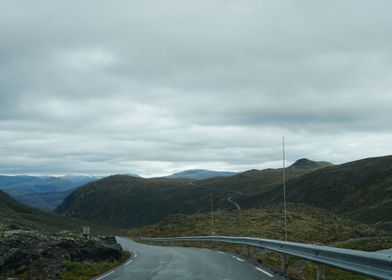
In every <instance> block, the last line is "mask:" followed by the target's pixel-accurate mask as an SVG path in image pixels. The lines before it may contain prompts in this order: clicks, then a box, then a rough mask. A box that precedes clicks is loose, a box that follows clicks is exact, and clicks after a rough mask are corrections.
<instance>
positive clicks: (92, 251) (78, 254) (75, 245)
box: [0, 224, 122, 280]
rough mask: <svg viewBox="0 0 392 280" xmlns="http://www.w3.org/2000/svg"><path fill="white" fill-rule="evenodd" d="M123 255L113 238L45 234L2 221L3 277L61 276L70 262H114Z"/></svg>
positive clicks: (0, 256) (0, 263)
mask: <svg viewBox="0 0 392 280" xmlns="http://www.w3.org/2000/svg"><path fill="white" fill-rule="evenodd" d="M121 255H122V249H121V246H120V245H119V244H117V243H116V240H115V238H114V237H90V236H83V235H82V234H76V233H72V232H70V231H63V232H58V233H44V232H42V231H37V230H31V229H27V228H12V227H9V226H8V227H5V226H2V225H1V224H0V279H7V278H12V279H15V278H16V279H48V280H50V279H60V277H61V276H60V274H61V273H62V272H64V271H65V270H66V268H65V264H66V263H67V262H68V263H69V262H81V261H111V260H118V259H120V258H121Z"/></svg>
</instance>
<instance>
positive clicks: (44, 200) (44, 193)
mask: <svg viewBox="0 0 392 280" xmlns="http://www.w3.org/2000/svg"><path fill="white" fill-rule="evenodd" d="M99 178H100V177H98V176H84V175H77V176H74V175H66V176H59V177H55V176H25V175H22V176H4V175H3V176H0V190H3V191H5V192H7V193H8V194H10V195H11V196H13V197H14V198H16V199H17V200H19V201H20V202H22V203H25V204H27V205H30V206H32V207H37V208H39V209H42V210H46V211H50V210H53V209H54V208H55V207H56V206H57V205H59V204H60V203H61V202H62V200H63V199H64V198H65V197H66V196H67V195H68V194H69V193H70V192H72V190H73V189H75V188H76V187H79V186H82V185H84V184H86V183H89V182H92V181H96V180H98V179H99Z"/></svg>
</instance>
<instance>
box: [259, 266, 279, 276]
mask: <svg viewBox="0 0 392 280" xmlns="http://www.w3.org/2000/svg"><path fill="white" fill-rule="evenodd" d="M255 268H256V269H257V270H258V271H260V272H263V273H264V274H266V275H268V276H269V277H274V276H273V275H272V274H271V273H269V272H267V271H265V270H263V269H261V268H260V267H257V266H255Z"/></svg>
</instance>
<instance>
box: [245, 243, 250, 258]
mask: <svg viewBox="0 0 392 280" xmlns="http://www.w3.org/2000/svg"><path fill="white" fill-rule="evenodd" d="M246 251H247V254H248V258H250V247H249V246H246Z"/></svg>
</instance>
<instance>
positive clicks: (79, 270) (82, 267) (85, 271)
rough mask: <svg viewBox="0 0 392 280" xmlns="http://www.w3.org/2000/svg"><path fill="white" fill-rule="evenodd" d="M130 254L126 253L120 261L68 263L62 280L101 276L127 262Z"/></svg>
mask: <svg viewBox="0 0 392 280" xmlns="http://www.w3.org/2000/svg"><path fill="white" fill-rule="evenodd" d="M130 255H131V254H130V253H129V252H126V251H124V252H123V255H122V257H121V259H120V260H115V261H101V262H90V261H84V262H66V263H65V269H66V271H65V272H63V273H62V274H61V279H62V280H88V279H90V278H92V277H94V276H97V275H100V274H102V273H104V272H106V271H108V270H110V269H112V268H114V267H116V266H119V265H120V264H122V263H123V262H125V261H126V260H127V259H128V258H129V257H130Z"/></svg>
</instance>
